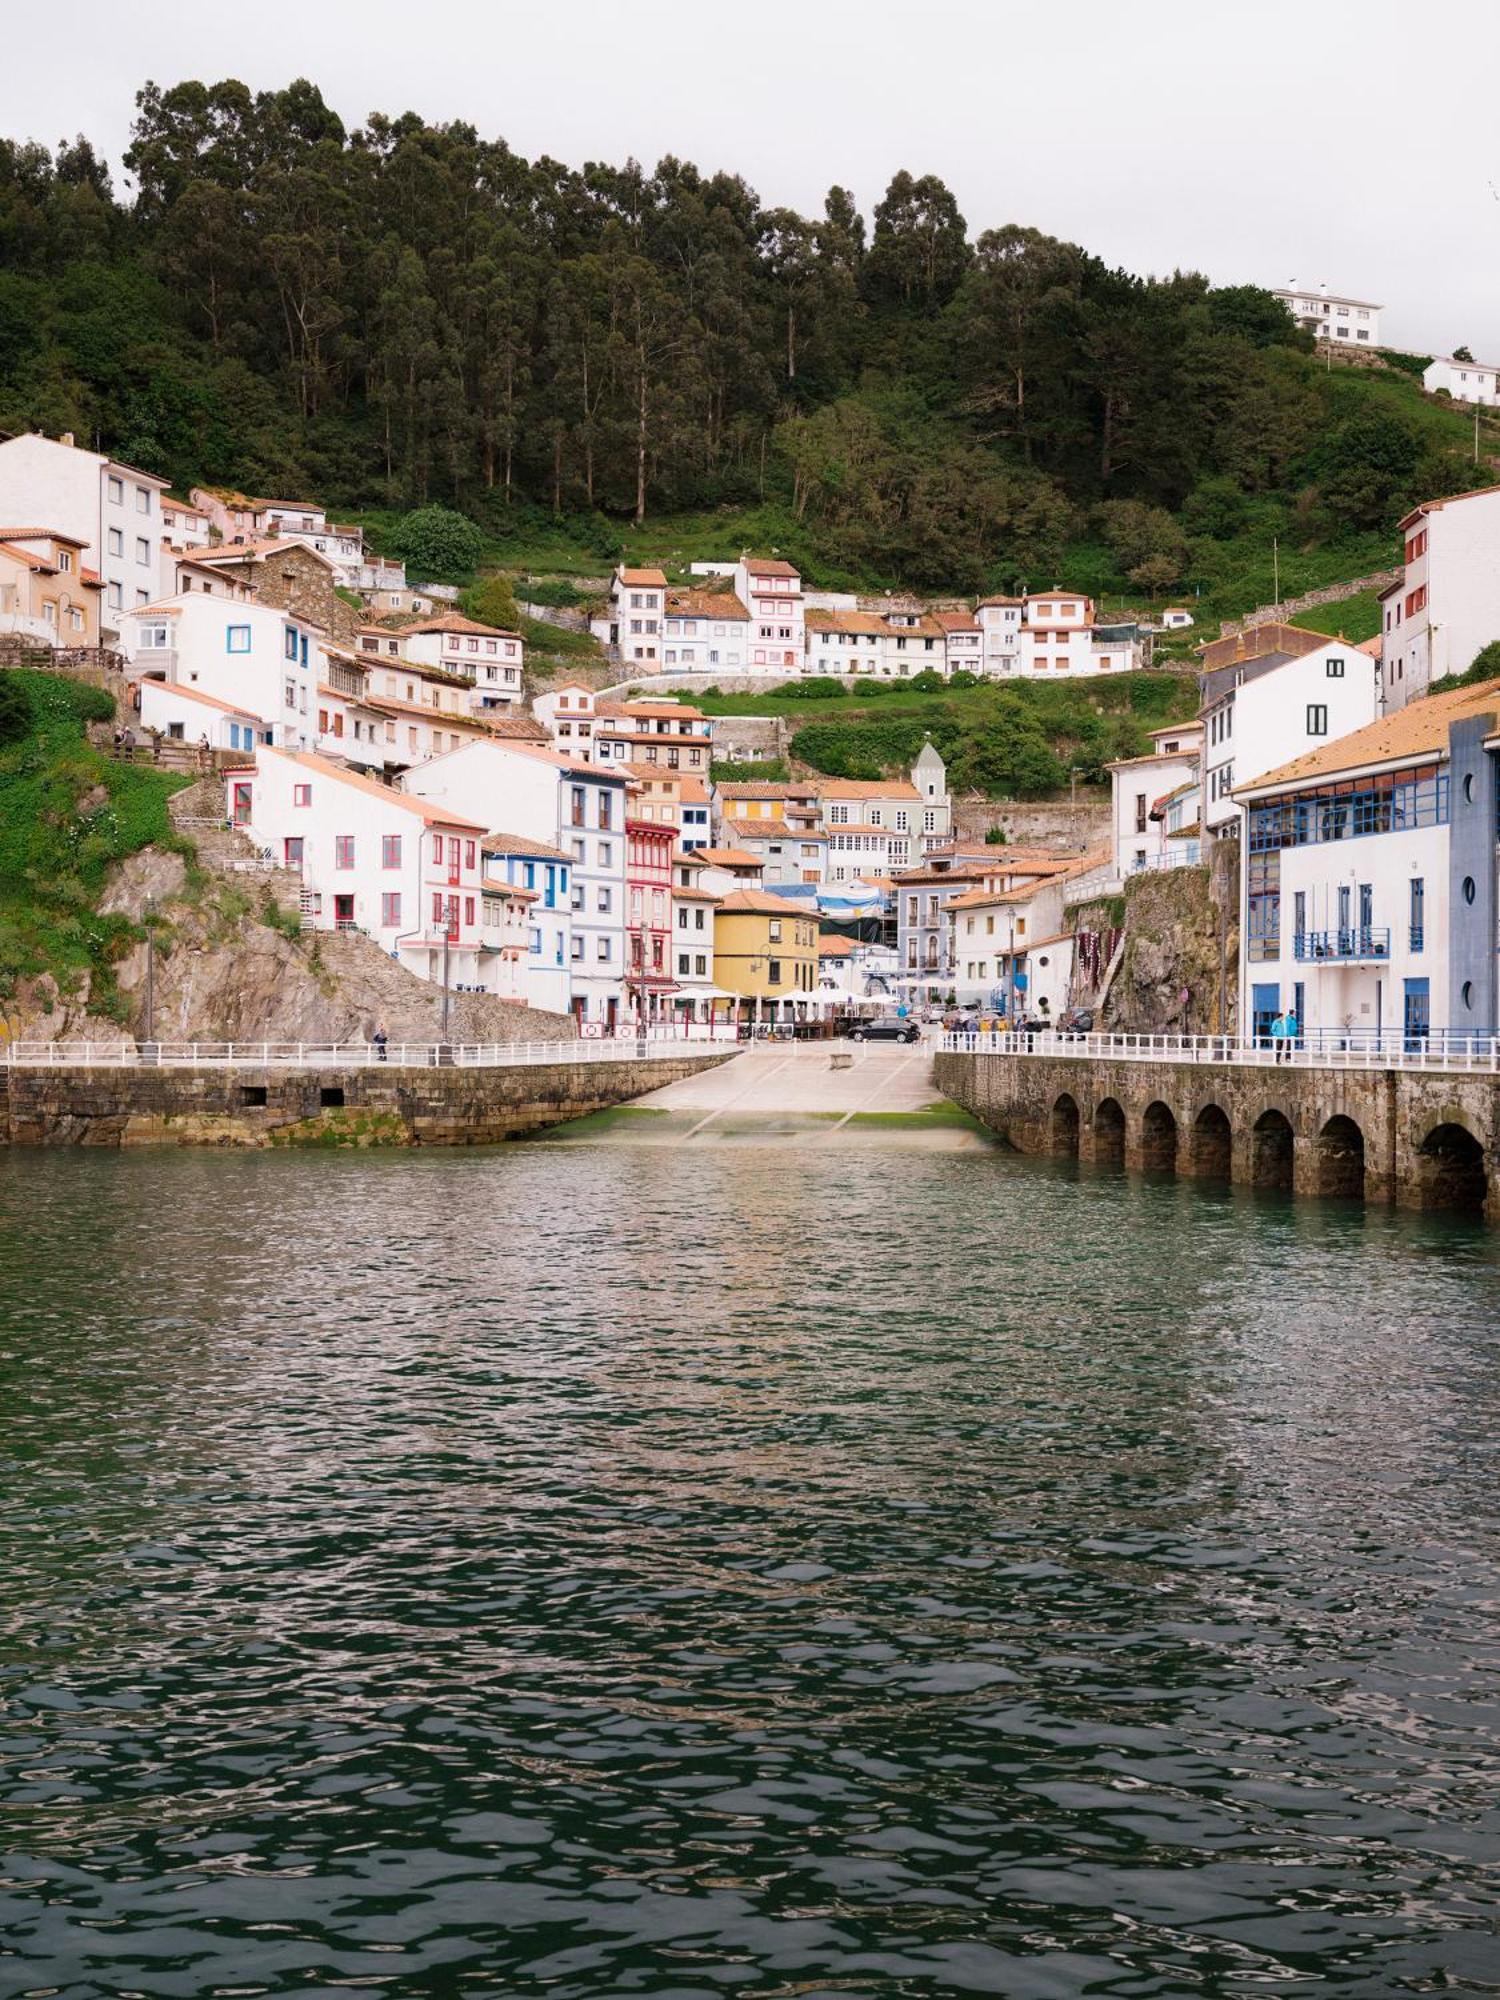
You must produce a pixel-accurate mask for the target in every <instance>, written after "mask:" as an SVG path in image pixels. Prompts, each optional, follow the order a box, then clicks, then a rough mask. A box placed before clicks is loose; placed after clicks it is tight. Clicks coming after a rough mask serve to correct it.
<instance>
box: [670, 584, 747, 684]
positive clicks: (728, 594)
mask: <svg viewBox="0 0 1500 2000" xmlns="http://www.w3.org/2000/svg"><path fill="white" fill-rule="evenodd" d="M749 634H750V613H749V612H748V611H747V610H746V608H745V606H744V605H743V604H742V603H741V602H740V600H739V599H738V597H736V596H735V594H734V592H733V591H732V590H669V591H668V592H667V599H666V611H665V614H664V622H663V628H662V645H663V653H662V664H663V665H664V667H665V668H666V670H667V672H668V673H669V674H670V673H682V674H716V673H730V674H734V673H743V672H744V670H745V665H746V662H747V660H748V658H749Z"/></svg>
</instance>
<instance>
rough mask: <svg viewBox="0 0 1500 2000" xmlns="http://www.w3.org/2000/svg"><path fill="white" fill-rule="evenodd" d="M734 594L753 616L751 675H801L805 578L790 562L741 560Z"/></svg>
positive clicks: (735, 575) (748, 664)
mask: <svg viewBox="0 0 1500 2000" xmlns="http://www.w3.org/2000/svg"><path fill="white" fill-rule="evenodd" d="M734 590H735V595H736V596H737V597H738V598H739V600H740V602H741V604H743V605H744V606H745V608H746V610H747V611H748V612H749V614H750V623H749V641H748V644H749V653H750V657H749V658H748V660H747V661H746V662H745V666H746V670H747V671H748V672H750V673H771V674H779V675H787V674H798V673H801V671H802V660H803V655H804V653H805V651H806V630H805V625H804V617H805V609H806V607H805V605H804V602H803V597H802V578H801V576H800V575H799V574H798V572H797V570H796V569H795V568H794V567H793V566H792V564H791V563H789V562H779V561H777V560H775V559H773V558H770V557H765V556H741V557H740V559H739V561H738V562H737V563H736V564H735V567H734Z"/></svg>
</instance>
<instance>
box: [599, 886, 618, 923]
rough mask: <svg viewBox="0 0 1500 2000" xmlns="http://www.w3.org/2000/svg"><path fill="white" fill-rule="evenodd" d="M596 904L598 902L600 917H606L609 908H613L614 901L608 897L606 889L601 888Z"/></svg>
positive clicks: (608, 893)
mask: <svg viewBox="0 0 1500 2000" xmlns="http://www.w3.org/2000/svg"><path fill="white" fill-rule="evenodd" d="M598 902H599V914H600V915H601V916H608V914H609V912H610V910H611V908H612V907H613V902H614V899H613V897H612V896H611V895H610V892H609V890H608V889H607V888H602V887H601V889H600V891H599V897H598Z"/></svg>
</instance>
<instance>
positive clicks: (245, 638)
mask: <svg viewBox="0 0 1500 2000" xmlns="http://www.w3.org/2000/svg"><path fill="white" fill-rule="evenodd" d="M224 650H225V652H226V653H248V652H249V650H250V627H249V626H248V625H231V626H229V627H228V628H227V630H226V631H225V634H224Z"/></svg>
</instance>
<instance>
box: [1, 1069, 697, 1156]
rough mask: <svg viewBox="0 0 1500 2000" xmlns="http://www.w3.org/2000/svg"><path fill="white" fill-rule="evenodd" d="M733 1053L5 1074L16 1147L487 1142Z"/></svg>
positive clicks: (6, 1123) (617, 1100) (10, 1134)
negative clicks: (478, 1065)
mask: <svg viewBox="0 0 1500 2000" xmlns="http://www.w3.org/2000/svg"><path fill="white" fill-rule="evenodd" d="M729 1060H730V1056H729V1054H718V1053H715V1054H712V1055H708V1054H705V1055H702V1056H674V1057H667V1058H662V1059H660V1060H657V1059H652V1060H650V1061H645V1062H636V1061H619V1062H604V1061H587V1062H566V1061H562V1062H556V1063H547V1064H539V1065H535V1066H521V1065H516V1066H515V1067H513V1068H495V1069H458V1068H455V1069H448V1068H433V1069H404V1068H397V1067H396V1066H395V1065H394V1064H393V1065H390V1066H381V1065H379V1064H376V1065H373V1066H370V1067H348V1068H343V1067H337V1066H335V1067H330V1068H328V1069H322V1070H305V1069H281V1068H277V1067H275V1066H271V1067H260V1066H256V1065H253V1064H247V1065H245V1066H243V1067H239V1066H236V1067H234V1068H218V1067H214V1068H202V1069H189V1068H176V1067H172V1068H167V1069H148V1068H140V1069H135V1068H131V1069H114V1068H106V1067H99V1068H90V1069H43V1068H36V1069H32V1068H28V1067H16V1068H13V1069H5V1068H0V1141H3V1142H5V1143H7V1144H9V1145H16V1146H150V1145H166V1146H485V1145H490V1144H493V1143H494V1142H495V1141H497V1140H500V1139H516V1138H521V1137H523V1136H524V1135H525V1134H526V1133H528V1132H538V1131H541V1130H542V1129H543V1128H544V1127H545V1126H548V1125H561V1124H564V1123H565V1122H566V1121H567V1120H568V1119H570V1118H581V1117H583V1116H585V1115H586V1114H587V1113H588V1112H590V1111H600V1110H603V1109H604V1108H605V1107H606V1106H607V1105H611V1104H621V1103H623V1102H625V1101H626V1100H627V1099H629V1098H632V1097H640V1096H642V1095H644V1093H645V1092H647V1091H649V1090H656V1089H659V1088H660V1087H661V1086H662V1085H663V1084H667V1083H676V1082H678V1081H679V1080H680V1079H681V1078H682V1077H685V1076H692V1075H693V1074H695V1073H696V1072H697V1071H698V1070H702V1069H712V1068H715V1067H716V1066H717V1065H718V1064H720V1063H723V1062H728V1061H729Z"/></svg>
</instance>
